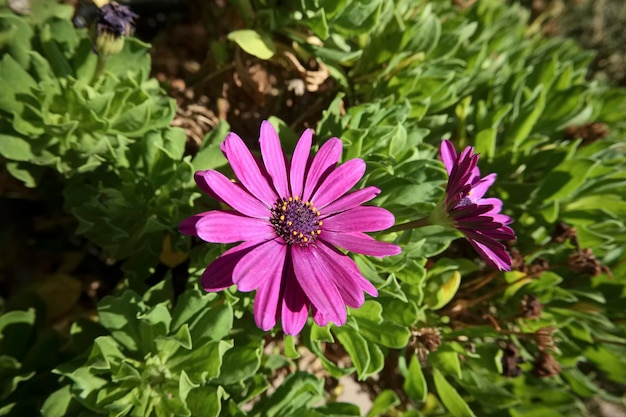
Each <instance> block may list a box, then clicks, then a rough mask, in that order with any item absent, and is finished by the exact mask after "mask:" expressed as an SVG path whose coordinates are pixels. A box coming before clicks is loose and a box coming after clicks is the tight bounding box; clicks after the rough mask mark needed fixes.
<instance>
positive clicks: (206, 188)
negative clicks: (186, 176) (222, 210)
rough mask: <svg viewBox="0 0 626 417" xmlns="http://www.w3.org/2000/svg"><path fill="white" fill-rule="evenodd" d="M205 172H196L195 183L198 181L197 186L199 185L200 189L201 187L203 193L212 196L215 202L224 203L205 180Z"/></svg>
mask: <svg viewBox="0 0 626 417" xmlns="http://www.w3.org/2000/svg"><path fill="white" fill-rule="evenodd" d="M205 172H206V171H196V172H195V173H194V174H193V179H194V181H196V184H198V187H200V189H201V190H202V191H204V192H205V193H206V194H208V195H210V196H211V197H212V198H213V199H214V200H217V201H222V200H221V199H220V198H219V196H218V195H217V194H215V193H214V192H213V190H212V189H211V186H210V185H209V183H207V182H206V179H205V178H204V173H205Z"/></svg>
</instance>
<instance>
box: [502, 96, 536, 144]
mask: <svg viewBox="0 0 626 417" xmlns="http://www.w3.org/2000/svg"><path fill="white" fill-rule="evenodd" d="M545 106H546V90H545V88H543V86H541V85H539V86H538V87H537V88H536V89H535V91H534V92H533V94H532V96H531V97H530V98H529V99H528V100H527V101H526V102H525V103H524V105H523V107H522V110H521V111H520V114H519V115H518V116H517V118H516V119H515V120H513V122H512V123H511V125H510V127H509V128H507V130H506V133H505V135H504V137H506V139H507V140H509V141H511V142H512V143H513V149H515V150H517V149H518V148H519V147H520V145H521V144H522V142H523V141H524V140H526V139H527V138H528V135H530V133H531V132H532V130H533V128H534V126H535V124H536V123H537V120H539V118H540V117H541V114H542V113H543V112H544V110H545Z"/></svg>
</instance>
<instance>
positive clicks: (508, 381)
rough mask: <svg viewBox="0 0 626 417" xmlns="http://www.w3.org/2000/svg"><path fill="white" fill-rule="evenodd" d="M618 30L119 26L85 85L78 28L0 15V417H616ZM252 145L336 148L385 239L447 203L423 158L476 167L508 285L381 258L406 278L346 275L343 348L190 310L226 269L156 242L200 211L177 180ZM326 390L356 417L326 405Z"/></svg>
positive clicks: (353, 21) (296, 8)
mask: <svg viewBox="0 0 626 417" xmlns="http://www.w3.org/2000/svg"><path fill="white" fill-rule="evenodd" d="M522 3H524V2H522ZM570 3H571V4H570ZM574 3H576V4H574ZM600 3H601V4H602V5H604V6H605V7H604V8H602V7H599V6H598V4H600ZM616 4H617V3H614V2H611V1H609V0H605V1H602V2H600V1H598V2H585V1H578V2H565V1H553V2H549V1H545V2H532V3H531V4H526V3H524V4H523V5H524V6H527V7H528V9H525V8H523V7H522V5H519V4H517V3H513V2H511V3H506V2H502V1H498V0H477V1H452V2H450V1H443V0H439V1H417V2H416V1H414V0H395V1H383V0H342V1H339V2H337V1H329V0H300V1H294V2H283V1H279V0H232V1H230V2H226V1H209V2H202V1H196V2H194V1H189V2H182V1H180V2H178V1H171V2H165V1H163V2H148V1H136V2H133V3H132V4H131V5H132V7H133V10H134V11H135V12H137V13H138V14H139V15H140V16H141V17H140V18H139V19H138V22H137V23H138V26H137V38H135V37H129V38H127V39H126V40H125V44H124V49H123V50H122V51H121V52H120V53H119V54H117V55H115V56H111V57H110V58H108V59H106V61H105V60H103V59H102V57H101V56H97V55H96V54H95V53H94V51H93V47H92V39H90V35H89V29H88V27H89V26H90V25H91V23H90V21H91V20H90V19H92V18H93V16H94V10H95V9H94V8H93V6H89V5H86V4H83V3H78V4H71V3H63V4H62V3H57V2H55V1H52V0H32V1H31V2H20V1H9V0H2V1H0V54H1V58H0V83H1V85H2V90H3V93H2V95H1V97H0V155H1V156H2V159H1V163H2V169H1V172H0V176H1V178H2V181H1V182H0V210H1V213H2V218H3V227H2V230H1V231H0V245H2V251H1V252H0V291H1V292H0V295H1V297H2V298H1V302H2V304H1V310H2V315H1V316H0V386H1V387H2V391H1V393H0V415H16V416H18V415H44V416H50V417H61V416H95V415H110V416H126V415H128V416H152V415H154V416H190V415H194V416H196V415H198V416H199V415H206V416H218V415H223V416H246V415H248V416H290V415H302V416H324V415H328V416H335V415H343V416H349V415H361V414H362V413H363V412H366V413H367V415H368V416H378V415H388V416H406V417H409V416H437V415H441V416H444V415H451V416H454V417H464V416H473V415H478V416H512V417H518V416H539V415H540V416H574V415H597V414H594V413H597V411H594V409H593V407H594V402H595V401H597V399H602V401H604V402H609V403H615V404H622V405H623V403H624V386H625V384H626V377H625V376H626V361H625V359H624V358H625V357H626V355H625V354H626V348H625V346H626V316H625V313H624V309H623V305H624V302H625V298H626V291H625V286H626V264H625V262H624V260H625V259H626V256H625V254H624V251H625V249H626V245H625V243H626V225H625V224H624V221H625V219H626V201H625V200H624V195H626V174H624V172H625V170H624V168H625V166H624V165H625V164H626V158H624V155H625V153H626V145H625V143H626V142H625V141H624V137H625V131H626V94H625V91H624V90H623V89H621V88H620V87H619V85H623V75H621V76H620V75H619V74H620V73H619V71H617V70H615V69H611V68H613V67H611V66H610V65H608V64H607V63H610V62H613V61H612V60H613V59H614V58H611V57H612V56H613V54H617V55H619V53H620V52H619V47H620V46H623V42H621V43H620V42H618V41H616V39H618V38H617V37H615V36H613V34H614V33H618V32H619V31H618V30H617V29H616V28H617V27H618V26H620V25H619V24H617V23H614V22H615V21H616V19H617V21H619V22H621V24H622V27H623V21H624V20H623V18H624V16H623V13H622V11H623V8H622V9H619V8H615V7H616V6H615V5H616ZM611 10H615V11H614V12H612V11H611ZM620 10H621V11H620ZM620 13H621V14H620ZM580 16H593V19H588V18H586V19H581V18H580ZM599 16H601V17H599ZM620 19H621V20H620ZM72 21H73V22H74V25H73V24H72ZM590 21H591V23H592V25H591V26H590V27H588V26H587V24H588V23H589V22H590ZM598 22H601V23H598ZM74 26H79V27H78V28H75V27H74ZM555 28H556V29H555ZM590 28H591V29H590ZM557 29H558V30H557ZM590 30H591V32H590ZM598 31H601V32H602V33H601V35H598V34H597V33H598ZM559 35H569V36H572V37H573V38H574V39H571V38H570V39H568V38H563V37H561V36H559ZM139 39H141V40H139ZM619 39H622V40H623V37H622V38H619ZM145 42H151V43H152V46H150V45H149V44H147V43H145ZM577 43H578V44H577ZM579 45H580V46H579ZM581 46H582V47H583V48H587V49H583V48H581ZM590 48H593V49H596V50H597V53H596V52H591V51H589V50H588V49H590ZM101 64H102V65H103V66H101ZM590 65H591V66H592V67H591V68H592V71H590V69H589V68H590ZM618 67H619V65H617V66H616V68H618ZM620 77H621V78H620ZM265 118H267V119H269V120H270V121H271V122H272V123H273V124H274V125H275V126H276V127H277V129H278V130H279V134H280V136H281V139H282V140H283V142H284V146H285V147H286V148H287V149H292V148H293V146H294V144H295V140H296V139H297V137H298V135H299V134H300V132H301V131H302V130H303V129H304V128H305V127H311V128H314V129H315V132H316V146H317V145H319V144H321V143H323V141H324V140H327V139H328V138H330V137H332V136H338V137H341V138H342V140H343V143H344V154H343V159H344V160H347V159H349V158H353V157H360V158H363V159H364V160H365V161H366V162H367V164H368V170H367V175H366V177H365V178H364V179H363V181H362V184H361V185H375V186H378V187H380V188H381V189H382V193H381V195H380V197H379V198H377V199H376V200H375V201H374V203H375V204H377V205H379V206H383V207H385V208H387V209H389V210H391V211H392V212H393V213H394V214H395V215H396V218H397V220H398V221H399V222H403V221H406V220H409V219H414V218H416V217H421V216H424V215H428V214H429V213H430V211H431V210H432V208H433V207H434V205H435V204H436V203H437V201H438V200H439V198H440V197H441V195H442V192H443V188H442V186H443V185H444V183H445V180H446V174H445V170H444V169H443V166H442V164H441V163H440V162H439V161H438V160H437V157H436V155H437V149H438V145H439V143H440V141H441V139H443V138H445V139H450V140H452V141H453V142H454V143H455V144H456V146H457V148H461V147H463V146H468V145H472V146H475V147H476V148H477V151H478V152H480V153H481V160H480V167H481V170H482V171H483V172H485V173H488V172H496V173H497V174H498V181H497V182H496V185H495V187H493V190H492V193H493V194H494V195H496V196H498V197H500V198H502V199H503V200H504V202H505V204H504V207H505V212H506V213H507V214H509V215H510V216H512V217H513V218H514V219H516V222H515V223H514V225H513V226H514V229H515V231H516V233H517V237H518V239H517V240H516V241H513V242H507V245H508V246H509V249H510V251H511V253H512V255H513V258H514V265H513V271H511V272H507V273H499V272H496V271H491V270H489V269H488V268H486V266H485V265H484V264H483V263H482V262H481V260H480V259H479V258H478V257H477V255H476V254H475V253H474V252H473V251H472V250H471V248H470V247H469V245H468V244H466V243H465V242H464V241H463V240H462V239H457V238H458V236H457V235H456V234H455V233H452V232H449V231H445V230H442V229H439V228H437V227H427V228H423V229H419V230H414V231H408V232H403V233H398V234H383V233H381V234H380V236H379V238H382V239H386V240H389V241H395V242H396V243H398V244H400V245H402V247H403V254H402V255H399V256H396V257H393V258H388V259H384V260H379V259H374V258H367V257H364V256H355V260H356V262H357V263H358V265H359V267H360V268H361V271H362V272H363V274H364V275H365V276H366V277H367V278H368V279H370V280H371V281H372V282H373V283H374V284H375V285H376V286H377V287H378V288H379V292H380V294H379V297H378V298H376V299H368V300H367V301H366V303H365V304H364V306H363V307H362V308H360V309H358V310H350V312H349V319H348V322H347V324H346V325H345V326H343V327H336V326H333V325H330V326H327V327H323V328H320V327H318V326H316V325H315V324H314V323H313V322H312V321H309V323H308V324H307V326H306V327H305V329H304V331H303V333H302V334H301V335H299V336H297V337H285V336H284V335H283V334H282V333H281V332H280V331H279V330H277V329H275V330H273V331H271V332H269V333H264V332H262V331H260V330H259V329H257V328H256V327H255V326H254V324H253V320H252V315H251V305H252V297H251V294H246V293H238V292H237V291H235V290H234V289H232V288H231V289H229V290H227V291H224V292H223V293H220V294H205V293H204V292H203V291H202V290H201V289H198V279H199V276H200V275H201V273H202V271H203V269H204V267H206V265H207V264H208V263H209V262H210V261H211V260H213V259H214V258H215V257H217V256H219V254H220V253H222V252H223V251H224V249H225V248H224V247H222V246H220V245H206V244H198V242H195V241H190V240H189V239H188V238H185V237H182V236H180V235H179V234H178V233H177V224H178V222H179V221H180V220H182V219H183V218H185V217H186V216H188V215H189V214H191V213H196V212H198V211H201V210H208V209H211V208H215V207H217V203H216V202H215V201H212V200H211V199H210V198H208V197H206V196H200V193H199V192H197V190H196V188H195V185H194V184H193V180H192V174H193V172H194V170H197V169H209V168H213V169H215V168H217V169H220V170H222V171H224V172H225V173H227V174H228V173H229V172H228V167H227V166H225V163H226V161H225V159H224V158H223V156H222V155H221V153H220V152H219V144H220V143H221V141H222V140H223V139H224V137H225V136H226V134H227V133H228V131H230V130H231V129H232V130H234V131H236V132H237V133H239V134H240V135H241V136H242V137H244V138H246V140H247V141H248V144H249V145H250V146H255V144H256V139H257V137H258V127H259V124H260V120H262V119H265ZM340 378H343V379H340ZM346 378H349V379H351V380H354V381H357V383H358V384H359V387H360V388H361V389H362V390H364V391H365V392H366V394H367V396H368V399H369V403H368V405H367V406H366V407H365V409H364V410H361V409H359V407H358V406H357V405H355V404H352V403H350V400H351V399H350V398H348V399H347V400H346V399H345V398H344V397H342V396H341V395H340V394H341V389H342V386H343V382H340V381H346Z"/></svg>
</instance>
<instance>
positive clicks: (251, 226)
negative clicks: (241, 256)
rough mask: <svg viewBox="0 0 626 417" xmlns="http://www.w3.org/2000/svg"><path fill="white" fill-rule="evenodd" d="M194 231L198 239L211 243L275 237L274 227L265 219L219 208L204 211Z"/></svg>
mask: <svg viewBox="0 0 626 417" xmlns="http://www.w3.org/2000/svg"><path fill="white" fill-rule="evenodd" d="M196 233H197V236H198V237H199V238H200V239H202V240H204V241H205V242H211V243H235V242H241V241H243V240H254V241H260V240H271V239H274V238H275V237H276V232H275V231H274V228H273V227H272V225H271V224H270V222H269V221H267V220H262V219H255V218H252V217H246V216H241V215H238V214H233V212H228V211H219V210H216V211H209V212H207V213H204V215H203V216H202V218H201V219H200V220H198V222H197V223H196Z"/></svg>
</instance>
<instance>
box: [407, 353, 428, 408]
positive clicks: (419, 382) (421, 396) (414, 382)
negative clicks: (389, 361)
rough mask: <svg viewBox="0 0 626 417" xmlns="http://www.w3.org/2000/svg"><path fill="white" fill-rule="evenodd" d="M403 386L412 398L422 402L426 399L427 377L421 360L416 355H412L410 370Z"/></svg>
mask: <svg viewBox="0 0 626 417" xmlns="http://www.w3.org/2000/svg"><path fill="white" fill-rule="evenodd" d="M403 388H404V391H405V392H406V393H407V395H408V396H409V397H411V398H412V399H414V400H416V401H420V402H424V401H426V395H427V394H428V386H427V385H426V379H425V378H424V373H423V372H422V365H421V364H420V360H419V359H418V358H417V356H415V355H414V356H413V357H411V363H410V364H409V370H408V373H407V375H406V379H405V380H404V385H403Z"/></svg>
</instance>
